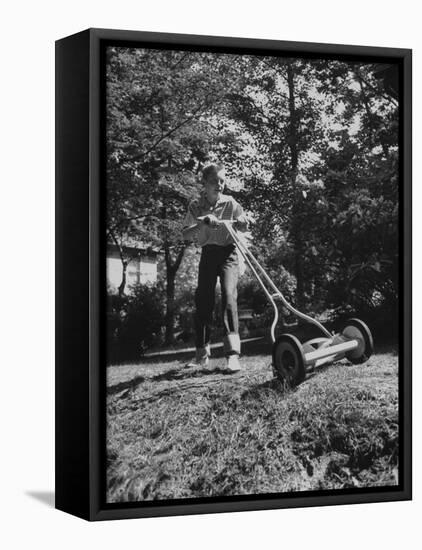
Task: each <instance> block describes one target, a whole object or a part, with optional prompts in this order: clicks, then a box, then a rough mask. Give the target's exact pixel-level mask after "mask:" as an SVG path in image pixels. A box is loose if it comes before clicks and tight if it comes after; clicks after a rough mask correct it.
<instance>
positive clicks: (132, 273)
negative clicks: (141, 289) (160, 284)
mask: <svg viewBox="0 0 422 550" xmlns="http://www.w3.org/2000/svg"><path fill="white" fill-rule="evenodd" d="M124 253H125V256H126V257H127V256H134V257H135V258H134V259H133V260H132V261H131V262H130V263H129V265H128V267H127V271H126V292H130V286H131V285H134V284H137V283H142V284H145V283H155V282H156V281H157V263H158V257H157V251H155V250H153V249H151V247H148V248H146V247H144V248H142V247H124ZM106 262H107V264H106V265H107V267H106V270H107V288H108V290H109V292H110V291H111V292H113V293H114V292H115V293H117V291H118V288H119V285H120V283H121V282H122V276H123V264H122V261H121V259H120V254H119V250H118V248H117V246H116V245H115V244H111V243H108V244H107V258H106Z"/></svg>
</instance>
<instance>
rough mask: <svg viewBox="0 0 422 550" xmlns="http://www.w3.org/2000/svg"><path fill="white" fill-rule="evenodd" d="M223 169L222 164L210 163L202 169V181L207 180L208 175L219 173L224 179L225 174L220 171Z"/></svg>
mask: <svg viewBox="0 0 422 550" xmlns="http://www.w3.org/2000/svg"><path fill="white" fill-rule="evenodd" d="M223 171H224V166H223V165H222V164H208V165H207V166H205V168H204V169H203V170H202V181H203V182H205V181H207V179H208V177H209V176H211V174H215V175H219V177H220V178H221V179H222V180H223V181H224V174H221V173H220V172H223Z"/></svg>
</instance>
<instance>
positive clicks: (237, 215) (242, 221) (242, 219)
mask: <svg viewBox="0 0 422 550" xmlns="http://www.w3.org/2000/svg"><path fill="white" fill-rule="evenodd" d="M233 218H234V219H235V222H234V224H233V226H234V227H235V228H236V229H237V230H238V231H242V232H245V231H247V230H248V220H247V219H246V216H245V213H244V212H243V208H242V207H241V206H240V204H239V203H238V202H237V201H235V205H234V209H233Z"/></svg>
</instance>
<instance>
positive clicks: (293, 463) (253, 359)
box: [107, 344, 398, 502]
mask: <svg viewBox="0 0 422 550" xmlns="http://www.w3.org/2000/svg"><path fill="white" fill-rule="evenodd" d="M260 345H261V349H260V348H259V345H258V346H257V345H256V344H253V345H251V346H250V348H249V349H247V350H246V353H247V355H245V356H243V357H242V364H243V366H244V370H243V371H242V372H240V373H237V374H227V373H226V372H225V371H224V369H222V368H221V365H222V360H221V359H219V358H216V359H212V360H211V363H210V366H209V367H208V368H207V369H202V370H194V369H189V368H185V367H184V364H185V360H186V357H180V356H178V358H176V356H174V357H166V359H165V360H163V358H160V359H157V360H155V361H153V360H150V361H149V362H148V363H141V364H137V365H120V366H110V367H108V370H107V409H108V415H107V474H108V475H107V478H108V479H107V498H108V501H109V502H130V501H144V500H156V499H174V498H192V497H215V496H224V495H244V494H259V493H275V492H289V491H306V490H316V489H342V488H349V487H370V486H371V487H374V486H387V485H390V486H391V485H396V484H397V483H398V473H397V472H398V376H397V374H398V360H397V355H396V353H395V351H394V350H392V349H389V350H384V351H383V352H379V353H378V354H376V355H374V356H373V357H371V359H370V360H369V361H368V362H367V363H366V364H365V365H360V366H353V365H351V364H350V363H349V362H348V361H347V360H343V361H341V362H339V363H337V364H335V365H332V366H329V367H326V368H323V369H320V370H318V371H317V372H316V373H312V374H310V375H309V376H308V377H307V379H306V380H305V382H303V383H302V384H301V385H300V386H299V387H297V388H296V389H294V390H289V389H286V388H285V387H283V386H282V385H281V384H280V383H279V382H278V381H277V380H274V378H273V375H272V370H271V367H270V356H269V355H268V350H265V349H262V344H260Z"/></svg>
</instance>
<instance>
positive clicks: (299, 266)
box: [287, 63, 305, 308]
mask: <svg viewBox="0 0 422 550" xmlns="http://www.w3.org/2000/svg"><path fill="white" fill-rule="evenodd" d="M287 85H288V88H289V118H290V124H289V149H290V162H291V184H292V187H293V190H294V193H293V197H294V199H293V200H294V204H293V209H292V226H291V238H292V241H293V247H294V254H295V268H294V269H295V276H296V306H297V307H299V308H300V307H301V306H302V304H303V298H304V287H305V281H304V270H303V238H302V227H301V226H302V222H301V220H300V208H299V201H300V200H301V195H300V193H299V190H298V189H296V185H297V182H296V179H297V173H298V167H299V150H298V139H299V136H298V115H297V112H296V97H295V81H294V69H293V65H292V63H287Z"/></svg>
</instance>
